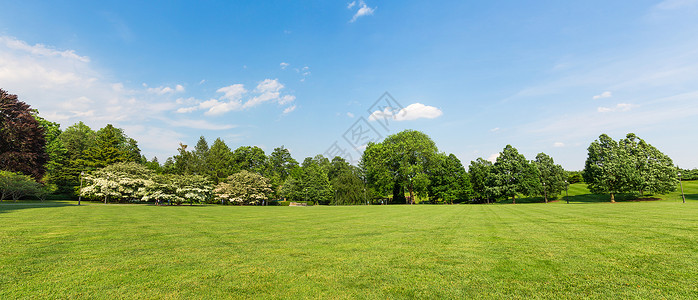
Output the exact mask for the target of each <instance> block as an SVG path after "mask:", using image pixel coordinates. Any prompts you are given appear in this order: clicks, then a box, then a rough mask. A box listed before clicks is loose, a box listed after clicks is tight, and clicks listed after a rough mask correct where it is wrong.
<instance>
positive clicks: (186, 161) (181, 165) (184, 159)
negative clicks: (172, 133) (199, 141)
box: [173, 143, 196, 174]
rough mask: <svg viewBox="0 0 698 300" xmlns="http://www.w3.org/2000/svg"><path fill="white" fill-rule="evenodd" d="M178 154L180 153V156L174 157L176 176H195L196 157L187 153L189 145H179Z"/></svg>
mask: <svg viewBox="0 0 698 300" xmlns="http://www.w3.org/2000/svg"><path fill="white" fill-rule="evenodd" d="M177 152H179V154H177V155H175V156H174V157H173V160H174V168H173V171H174V172H175V173H176V174H194V171H195V170H196V163H195V161H194V155H193V154H192V153H191V152H189V151H187V145H185V144H182V143H179V148H177Z"/></svg>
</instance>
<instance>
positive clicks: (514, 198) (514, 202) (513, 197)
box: [511, 195, 516, 204]
mask: <svg viewBox="0 0 698 300" xmlns="http://www.w3.org/2000/svg"><path fill="white" fill-rule="evenodd" d="M511 200H512V202H513V203H512V204H516V195H513V196H511Z"/></svg>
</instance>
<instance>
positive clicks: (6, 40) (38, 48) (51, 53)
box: [0, 36, 90, 63]
mask: <svg viewBox="0 0 698 300" xmlns="http://www.w3.org/2000/svg"><path fill="white" fill-rule="evenodd" d="M0 44H2V45H4V46H5V47H7V48H9V49H13V50H18V51H20V52H25V53H28V54H30V55H33V56H48V57H62V58H67V59H70V60H77V61H80V62H84V63H88V62H90V58H89V57H87V56H80V55H77V54H75V51H74V50H64V51H58V50H54V49H51V48H48V47H46V46H44V45H42V44H36V45H34V46H31V45H29V44H27V43H26V42H24V41H20V40H18V39H16V38H13V37H8V36H0Z"/></svg>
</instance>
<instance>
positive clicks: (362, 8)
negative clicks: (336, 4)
mask: <svg viewBox="0 0 698 300" xmlns="http://www.w3.org/2000/svg"><path fill="white" fill-rule="evenodd" d="M355 4H356V3H354V5H355ZM354 5H352V4H351V3H350V6H349V5H347V8H349V9H351V8H352V7H354ZM357 7H358V8H359V9H358V10H357V11H356V13H355V14H354V16H353V17H352V18H351V20H350V21H349V22H350V23H354V22H355V21H356V19H358V18H360V17H363V16H369V15H372V14H373V12H374V11H375V10H376V8H375V7H373V8H371V7H369V6H368V5H366V2H364V1H363V0H360V1H359V4H358V6H357Z"/></svg>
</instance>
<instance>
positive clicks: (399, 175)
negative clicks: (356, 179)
mask: <svg viewBox="0 0 698 300" xmlns="http://www.w3.org/2000/svg"><path fill="white" fill-rule="evenodd" d="M437 153H438V149H437V148H436V144H434V141H432V140H431V138H429V136H428V135H426V134H424V133H422V132H419V131H415V130H404V131H402V132H399V133H397V134H394V135H390V136H388V137H387V138H386V139H385V140H384V141H383V142H381V143H378V144H375V143H368V145H367V147H366V150H365V151H364V154H363V155H362V157H361V161H362V167H363V168H364V170H365V171H366V176H367V178H368V179H369V181H370V182H371V183H372V184H373V185H374V186H375V187H376V190H379V191H380V190H385V189H387V188H388V187H392V188H393V199H394V200H395V199H399V198H401V197H402V198H404V190H403V187H407V189H408V191H409V195H410V203H414V187H415V183H420V182H424V179H425V178H426V177H427V176H428V170H429V168H430V167H431V166H432V163H433V161H434V157H435V156H436V154H437Z"/></svg>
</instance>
